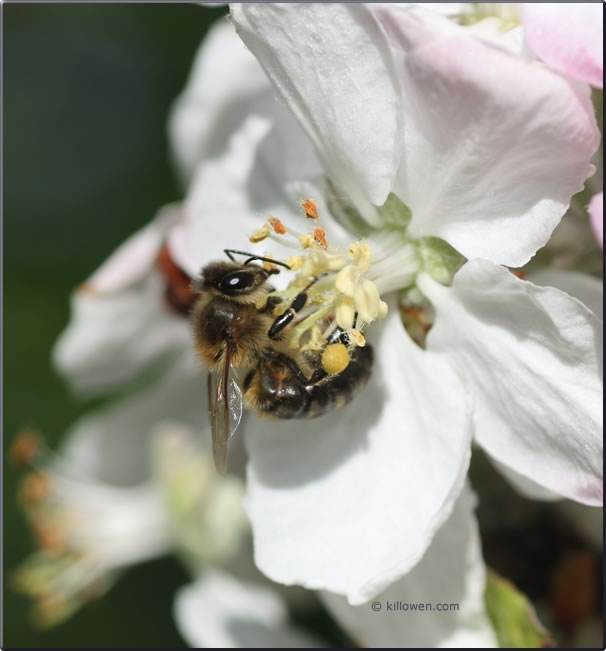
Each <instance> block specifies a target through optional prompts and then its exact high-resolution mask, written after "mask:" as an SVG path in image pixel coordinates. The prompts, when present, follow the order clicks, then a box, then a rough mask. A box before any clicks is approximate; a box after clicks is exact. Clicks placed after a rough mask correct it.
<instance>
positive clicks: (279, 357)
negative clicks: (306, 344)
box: [265, 349, 311, 386]
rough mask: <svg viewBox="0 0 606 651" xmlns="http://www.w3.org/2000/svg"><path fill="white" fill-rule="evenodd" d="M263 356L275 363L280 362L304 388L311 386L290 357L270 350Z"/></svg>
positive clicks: (309, 381) (308, 379) (309, 380)
mask: <svg viewBox="0 0 606 651" xmlns="http://www.w3.org/2000/svg"><path fill="white" fill-rule="evenodd" d="M265 354H266V356H267V357H270V358H271V359H274V360H276V361H277V362H280V364H282V365H284V366H286V368H287V369H288V370H289V371H290V372H291V373H292V374H293V375H294V376H295V378H296V379H297V380H298V381H299V382H300V383H301V384H303V385H304V386H309V384H311V379H310V378H308V377H307V375H305V373H303V371H302V370H301V367H300V366H299V365H298V364H297V362H295V360H294V359H292V357H289V356H288V355H284V354H283V353H280V352H278V351H276V350H271V349H270V350H267V351H266V353H265Z"/></svg>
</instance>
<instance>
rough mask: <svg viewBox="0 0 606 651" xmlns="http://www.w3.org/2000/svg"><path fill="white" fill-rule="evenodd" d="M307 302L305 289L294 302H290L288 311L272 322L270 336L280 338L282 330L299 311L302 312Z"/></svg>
mask: <svg viewBox="0 0 606 651" xmlns="http://www.w3.org/2000/svg"><path fill="white" fill-rule="evenodd" d="M306 302H307V291H306V290H303V291H302V292H299V293H298V294H297V295H296V296H295V297H294V299H293V302H292V303H291V304H290V307H289V308H288V309H287V310H286V312H284V314H280V316H278V317H276V320H275V321H274V322H273V323H272V324H271V328H270V329H269V331H268V333H267V335H268V336H269V338H270V339H279V338H280V334H281V333H282V330H284V328H286V326H287V325H288V324H289V323H290V322H291V321H292V320H293V319H294V318H295V315H296V314H297V312H300V311H301V310H302V309H303V308H304V307H305V303H306Z"/></svg>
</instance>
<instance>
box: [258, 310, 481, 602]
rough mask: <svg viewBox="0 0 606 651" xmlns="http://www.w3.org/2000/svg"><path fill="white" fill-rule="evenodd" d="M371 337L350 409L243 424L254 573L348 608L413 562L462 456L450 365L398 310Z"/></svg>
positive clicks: (455, 482)
mask: <svg viewBox="0 0 606 651" xmlns="http://www.w3.org/2000/svg"><path fill="white" fill-rule="evenodd" d="M380 327H381V328H382V332H378V330H379V329H380ZM375 333H376V335H377V337H378V342H377V345H376V347H375V362H374V367H373V373H372V378H371V381H370V383H369V385H368V386H366V387H365V388H364V390H363V391H362V392H361V393H360V395H359V396H357V397H356V398H355V399H354V401H353V402H352V403H351V404H350V405H348V406H347V407H345V408H343V409H342V410H337V411H335V412H333V413H331V414H328V415H326V416H323V417H320V418H317V419H314V420H309V419H308V420H298V421H290V422H288V423H286V422H276V421H271V420H267V419H256V421H253V420H252V419H251V420H249V421H248V422H247V424H246V426H247V427H246V443H247V448H248V451H249V455H250V462H249V467H248V474H247V478H248V482H247V491H248V492H247V499H246V506H247V511H248V514H249V517H250V520H251V523H252V527H253V534H254V543H255V561H256V563H257V566H258V567H259V569H260V570H261V571H262V572H264V573H265V574H266V575H267V576H268V577H269V578H271V579H273V580H274V581H277V582H279V583H285V584H287V585H292V584H298V585H302V586H304V587H307V588H312V589H325V590H330V591H331V592H336V593H339V594H342V595H345V596H346V597H347V598H348V600H349V602H350V603H352V604H360V603H363V602H365V601H367V600H368V599H370V598H372V597H373V596H374V595H376V594H378V593H379V592H381V591H382V590H384V589H385V588H386V587H387V586H388V585H389V584H390V583H392V582H393V581H395V580H397V579H398V578H399V577H401V576H402V575H403V574H405V573H406V572H408V571H409V570H410V569H411V568H412V567H413V566H414V565H415V564H416V563H417V562H418V561H419V560H420V558H421V557H422V556H423V554H424V553H425V550H426V549H427V547H428V545H429V544H430V542H431V540H432V538H433V535H434V533H435V532H436V531H437V530H438V529H439V527H440V526H441V525H442V524H443V523H444V521H445V520H446V519H447V518H448V516H449V514H450V512H451V509H452V507H453V504H454V502H455V500H456V498H457V496H458V494H459V491H460V490H461V487H462V484H463V479H464V477H465V474H466V472H467V467H468V462H469V455H470V447H469V436H470V432H469V429H468V427H469V421H468V411H467V400H466V396H465V393H464V391H463V388H462V386H461V383H460V381H459V379H458V378H457V376H456V375H455V374H454V373H453V372H452V371H451V369H450V368H449V366H448V363H447V362H446V361H445V360H444V359H442V358H441V357H440V356H437V355H433V354H431V353H427V352H424V351H422V350H420V349H419V348H417V346H416V345H415V344H413V343H412V341H411V340H410V339H409V338H408V336H407V335H406V334H405V332H404V330H403V328H402V324H401V321H400V317H399V314H398V311H397V309H395V306H392V309H391V310H390V312H389V314H388V316H387V319H386V321H384V322H382V323H381V324H380V326H379V325H377V326H376V329H375Z"/></svg>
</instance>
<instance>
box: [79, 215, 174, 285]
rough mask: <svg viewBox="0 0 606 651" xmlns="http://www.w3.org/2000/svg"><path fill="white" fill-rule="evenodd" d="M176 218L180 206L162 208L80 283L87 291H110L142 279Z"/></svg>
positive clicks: (151, 265) (146, 274) (148, 270)
mask: <svg viewBox="0 0 606 651" xmlns="http://www.w3.org/2000/svg"><path fill="white" fill-rule="evenodd" d="M179 218H180V206H179V205H176V204H175V205H169V206H165V207H164V208H162V209H161V210H160V211H159V212H158V214H157V215H156V217H155V218H154V219H153V220H152V221H151V222H150V223H149V224H148V225H147V226H145V227H144V228H142V229H141V230H139V231H137V232H136V233H135V234H134V235H132V236H131V237H129V238H128V239H127V240H126V242H124V243H123V244H121V245H120V246H119V247H118V248H117V249H116V250H115V251H114V252H113V253H112V254H111V255H110V257H109V258H108V259H107V260H106V261H105V262H104V263H103V264H102V265H101V266H100V267H99V268H98V269H97V270H96V271H95V272H94V273H93V274H92V276H90V277H89V278H88V279H87V280H86V281H85V283H84V285H85V286H86V290H87V291H91V292H94V293H101V294H110V293H114V292H120V291H122V290H125V289H128V288H130V287H133V286H135V285H137V284H138V283H140V282H142V281H143V280H144V279H145V278H146V277H147V276H148V275H149V274H150V272H151V270H152V268H153V266H154V263H155V261H156V258H157V256H158V252H159V251H160V247H161V246H162V243H163V242H164V240H165V238H166V236H167V233H168V231H169V230H170V229H171V227H172V226H173V225H174V224H175V223H176V222H177V221H178V220H179Z"/></svg>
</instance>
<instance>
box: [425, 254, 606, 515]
mask: <svg viewBox="0 0 606 651" xmlns="http://www.w3.org/2000/svg"><path fill="white" fill-rule="evenodd" d="M419 286H420V287H421V290H422V291H423V292H424V293H425V294H426V295H427V296H428V297H429V299H430V300H431V301H432V303H433V304H434V307H435V308H436V312H437V315H436V322H435V325H434V327H433V328H432V330H431V332H430V333H429V336H428V340H427V343H428V348H429V350H433V351H439V352H442V353H443V354H444V355H447V356H448V358H449V359H450V360H451V361H452V363H453V364H454V365H456V367H457V369H458V371H459V373H460V375H461V377H462V378H463V379H464V381H465V384H466V386H467V387H468V390H469V391H470V392H471V394H472V395H473V396H474V403H475V404H474V430H475V437H476V440H477V441H478V443H479V444H480V445H482V446H483V447H484V448H485V449H486V450H487V451H488V452H489V453H490V454H491V455H492V456H493V457H494V458H495V459H497V460H498V461H499V462H501V463H502V464H504V465H507V466H509V467H510V468H512V469H513V470H514V471H515V472H517V473H518V474H520V475H523V476H525V477H527V478H529V479H531V480H532V481H534V482H536V483H539V484H541V485H542V486H544V487H545V488H547V489H549V490H551V491H553V492H556V493H558V494H560V495H562V496H564V497H569V498H571V499H574V500H577V501H579V502H583V503H585V504H589V505H594V506H595V505H598V504H601V503H602V494H603V487H602V479H603V477H602V473H603V469H602V451H603V440H602V439H603V432H602V390H603V387H602V369H601V359H602V322H601V320H600V319H598V318H597V317H596V316H595V315H594V314H593V312H591V311H590V310H588V309H587V308H586V307H585V305H583V304H582V303H581V302H580V301H578V300H577V299H575V298H572V297H571V296H569V295H568V294H565V293H564V292H562V291H560V290H558V289H554V288H552V287H539V286H537V285H534V284H533V283H531V282H528V281H523V280H520V279H519V278H516V277H515V276H514V275H513V274H512V273H511V272H509V271H508V270H507V269H505V268H503V267H499V266H497V265H493V264H492V263H490V262H488V261H486V260H472V261H470V262H468V263H466V264H465V265H464V266H463V267H462V268H461V270H460V271H459V272H458V273H457V275H456V276H455V278H454V282H453V286H452V287H444V286H442V285H438V284H437V283H436V282H435V281H433V280H432V279H431V278H430V277H429V276H427V275H426V274H424V275H422V276H421V277H420V278H419Z"/></svg>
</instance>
